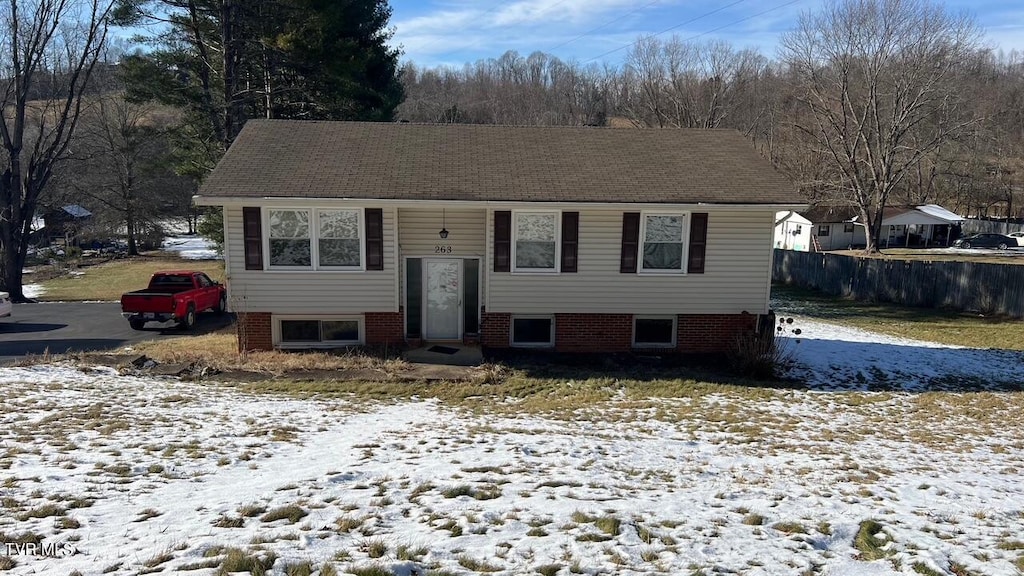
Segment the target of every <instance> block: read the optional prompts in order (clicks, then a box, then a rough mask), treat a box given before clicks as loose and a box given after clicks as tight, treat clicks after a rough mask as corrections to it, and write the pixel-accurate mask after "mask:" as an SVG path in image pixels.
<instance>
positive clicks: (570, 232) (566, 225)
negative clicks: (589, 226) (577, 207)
mask: <svg viewBox="0 0 1024 576" xmlns="http://www.w3.org/2000/svg"><path fill="white" fill-rule="evenodd" d="M579 239H580V213H579V212H562V272H575V271H576V260H577V256H578V255H579V245H580V240H579Z"/></svg>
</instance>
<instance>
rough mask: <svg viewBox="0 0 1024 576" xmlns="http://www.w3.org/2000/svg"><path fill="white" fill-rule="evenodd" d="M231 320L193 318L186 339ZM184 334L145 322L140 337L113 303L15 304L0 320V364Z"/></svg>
mask: <svg viewBox="0 0 1024 576" xmlns="http://www.w3.org/2000/svg"><path fill="white" fill-rule="evenodd" d="M233 320H234V317H233V316H232V315H230V314H225V315H223V316H217V315H215V314H211V313H203V314H199V316H198V320H197V322H196V327H195V329H194V330H193V332H192V333H195V334H202V333H206V332H212V331H214V330H218V329H220V328H223V327H225V326H227V325H229V324H230V323H231V322H232V321H233ZM186 334H189V333H188V332H183V331H181V330H178V329H177V328H176V327H175V326H174V324H173V322H166V323H162V324H161V323H158V322H150V323H149V324H146V329H145V330H143V331H136V330H132V329H131V328H130V327H129V326H128V321H127V320H125V319H124V318H122V317H121V305H120V304H118V303H116V302H104V303H82V302H53V303H47V302H43V303H39V304H15V305H14V313H13V314H12V315H11V316H10V317H8V318H0V364H7V363H10V362H12V361H14V360H17V359H18V358H20V357H22V356H25V355H26V354H43V353H45V352H46V351H47V350H49V352H50V353H51V354H64V353H67V352H77V351H97V350H114V349H117V348H121V347H124V346H128V345H130V344H133V343H136V342H142V341H144V340H155V339H157V338H174V337H178V336H183V335H186Z"/></svg>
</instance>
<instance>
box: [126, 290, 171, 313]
mask: <svg viewBox="0 0 1024 576" xmlns="http://www.w3.org/2000/svg"><path fill="white" fill-rule="evenodd" d="M121 311H122V312H139V313H142V312H155V313H161V314H169V313H171V312H174V294H158V293H150V294H132V293H129V294H125V295H123V296H121Z"/></svg>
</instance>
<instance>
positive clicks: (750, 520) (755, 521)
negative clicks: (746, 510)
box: [743, 512, 764, 526]
mask: <svg viewBox="0 0 1024 576" xmlns="http://www.w3.org/2000/svg"><path fill="white" fill-rule="evenodd" d="M743 523H744V524H746V525H747V526H760V525H762V524H764V516H762V515H760V514H755V513H753V512H751V513H750V514H747V515H746V516H744V517H743Z"/></svg>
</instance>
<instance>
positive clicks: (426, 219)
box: [398, 208, 487, 258]
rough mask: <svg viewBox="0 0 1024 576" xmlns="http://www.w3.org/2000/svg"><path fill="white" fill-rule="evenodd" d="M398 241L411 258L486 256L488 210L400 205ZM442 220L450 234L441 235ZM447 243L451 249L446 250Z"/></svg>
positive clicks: (404, 253) (405, 254)
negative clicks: (406, 206)
mask: <svg viewBox="0 0 1024 576" xmlns="http://www.w3.org/2000/svg"><path fill="white" fill-rule="evenodd" d="M398 220H399V227H398V243H399V245H400V246H401V248H402V256H403V257H407V258H424V257H438V258H449V257H450V258H473V257H482V256H483V255H484V253H485V250H486V246H487V243H486V242H487V241H486V237H487V233H486V231H485V230H484V223H485V221H486V220H487V211H486V210H484V209H482V208H481V209H479V210H462V209H460V210H450V209H449V210H445V211H444V213H443V215H442V212H441V210H440V209H436V210H435V209H432V208H415V209H413V208H399V209H398ZM442 223H443V225H444V227H445V228H446V229H447V230H448V238H444V239H442V238H440V237H439V236H438V232H440V231H441V226H442ZM447 247H450V248H451V252H445V251H444V250H446V248H447Z"/></svg>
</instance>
